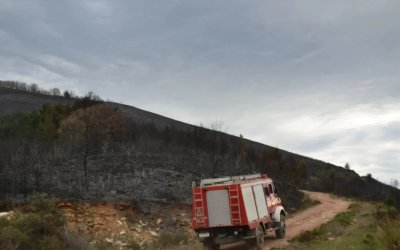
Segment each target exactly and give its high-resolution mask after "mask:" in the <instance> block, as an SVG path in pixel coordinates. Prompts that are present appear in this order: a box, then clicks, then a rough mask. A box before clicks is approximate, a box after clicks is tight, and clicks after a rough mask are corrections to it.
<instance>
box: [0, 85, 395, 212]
mask: <svg viewBox="0 0 400 250" xmlns="http://www.w3.org/2000/svg"><path fill="white" fill-rule="evenodd" d="M79 100H82V99H79V98H66V97H62V96H49V95H44V94H38V93H31V92H29V91H21V90H13V89H11V90H10V89H8V88H0V102H1V106H0V117H1V119H0V137H1V140H0V152H1V154H0V190H1V192H0V193H1V195H3V196H12V197H19V196H20V197H23V196H25V195H27V194H29V193H31V192H34V191H37V192H46V193H50V194H52V195H55V196H58V197H65V198H76V199H87V200H99V199H107V197H109V196H110V195H113V196H115V195H117V196H121V197H130V198H133V199H137V200H153V201H154V200H155V201H173V202H186V203H189V202H190V201H191V182H192V181H193V180H196V181H198V180H200V179H201V178H208V177H217V176H227V175H238V174H249V173H256V172H266V173H268V175H269V176H271V177H272V178H273V179H275V180H276V182H277V183H278V184H279V185H280V190H281V192H282V195H283V196H284V197H285V196H286V200H287V202H289V207H292V208H298V207H299V206H300V204H301V201H302V198H303V196H302V194H301V193H299V192H298V191H297V189H298V188H303V189H310V190H316V191H326V192H333V193H337V194H340V195H345V196H353V197H360V198H366V199H372V200H382V199H386V200H391V201H392V202H393V203H394V204H396V205H397V206H400V192H399V190H397V189H394V188H392V187H390V186H387V185H385V184H382V183H379V182H377V181H375V180H374V179H373V178H372V177H360V176H359V175H358V174H356V173H355V172H354V171H351V170H348V169H344V168H342V167H338V166H334V165H332V164H329V163H325V162H322V161H319V160H315V159H311V158H307V157H304V156H301V155H297V154H293V153H290V152H287V151H284V150H281V149H277V148H273V147H270V146H267V145H264V144H261V143H257V142H253V141H250V140H247V139H245V138H243V137H240V136H239V137H238V136H233V135H229V134H226V133H222V132H220V131H216V130H212V129H208V128H204V127H201V126H193V125H190V124H186V123H183V122H179V121H176V120H173V119H170V118H167V117H163V116H159V115H157V114H154V113H151V112H147V111H144V110H140V109H138V108H134V107H130V106H126V105H122V104H117V103H110V102H102V101H96V102H94V103H92V104H93V105H92V104H91V105H87V106H86V104H85V105H82V103H80V104H79ZM77 102H78V104H79V105H78V104H77ZM87 117H90V119H86V118H87ZM16 124H19V125H21V124H22V125H23V126H19V125H18V126H17V125H16ZM349 187H351V188H349Z"/></svg>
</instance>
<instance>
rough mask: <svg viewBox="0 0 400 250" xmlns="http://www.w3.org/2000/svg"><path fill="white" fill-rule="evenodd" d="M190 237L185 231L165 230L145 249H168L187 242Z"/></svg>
mask: <svg viewBox="0 0 400 250" xmlns="http://www.w3.org/2000/svg"><path fill="white" fill-rule="evenodd" d="M188 239H189V237H188V235H187V234H186V233H184V232H174V233H171V232H163V233H161V234H160V235H159V236H158V238H157V239H156V240H155V241H153V242H152V243H151V244H150V245H149V246H147V247H146V248H145V249H151V250H153V249H168V248H171V247H175V246H179V245H182V244H187V242H188Z"/></svg>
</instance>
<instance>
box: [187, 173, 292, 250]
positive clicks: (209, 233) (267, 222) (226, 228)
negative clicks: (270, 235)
mask: <svg viewBox="0 0 400 250" xmlns="http://www.w3.org/2000/svg"><path fill="white" fill-rule="evenodd" d="M278 195H279V193H278V190H277V187H276V186H274V183H273V181H272V179H270V178H268V177H267V175H266V174H255V175H244V176H233V177H222V178H214V179H205V180H201V182H200V185H199V186H196V185H195V183H194V185H193V208H192V209H193V210H192V227H193V229H194V230H195V231H196V233H197V234H198V236H199V237H200V240H201V241H202V242H203V244H204V246H206V247H207V248H208V249H219V247H220V245H222V244H227V243H233V242H237V241H242V240H246V241H247V243H248V244H250V245H253V246H255V248H256V249H262V248H263V245H264V236H265V234H266V233H267V232H270V231H275V235H276V236H277V237H278V238H283V237H285V216H286V215H287V213H286V211H285V209H284V208H283V206H282V202H281V199H280V198H279V196H278Z"/></svg>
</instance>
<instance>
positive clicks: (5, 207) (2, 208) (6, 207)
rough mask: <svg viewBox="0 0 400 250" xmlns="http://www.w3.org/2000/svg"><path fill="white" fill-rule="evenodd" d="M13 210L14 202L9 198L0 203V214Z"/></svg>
mask: <svg viewBox="0 0 400 250" xmlns="http://www.w3.org/2000/svg"><path fill="white" fill-rule="evenodd" d="M14 208H15V202H14V201H13V200H12V199H10V198H8V197H7V198H5V199H4V200H2V201H0V212H8V211H11V210H13V209H14Z"/></svg>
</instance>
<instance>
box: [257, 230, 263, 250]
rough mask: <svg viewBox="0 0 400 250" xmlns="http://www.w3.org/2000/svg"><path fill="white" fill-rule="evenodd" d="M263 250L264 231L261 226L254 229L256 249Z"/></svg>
mask: <svg viewBox="0 0 400 250" xmlns="http://www.w3.org/2000/svg"><path fill="white" fill-rule="evenodd" d="M263 248H264V230H263V228H262V226H261V225H259V226H258V227H257V228H256V249H257V250H262V249H263Z"/></svg>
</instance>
